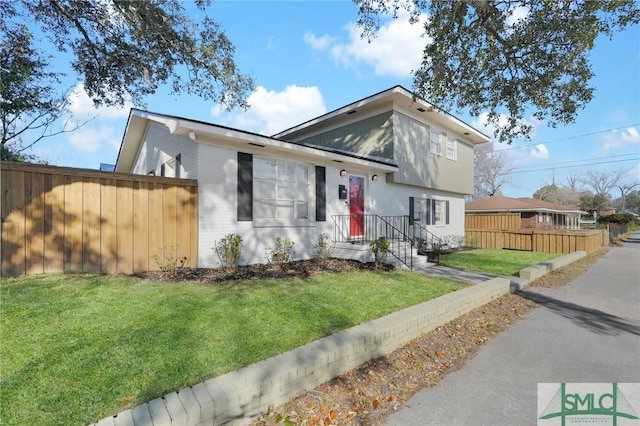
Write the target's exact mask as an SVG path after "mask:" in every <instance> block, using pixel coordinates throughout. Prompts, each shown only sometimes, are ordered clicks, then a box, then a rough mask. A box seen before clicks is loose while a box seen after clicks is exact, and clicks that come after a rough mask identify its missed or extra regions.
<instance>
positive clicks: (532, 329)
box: [387, 233, 640, 426]
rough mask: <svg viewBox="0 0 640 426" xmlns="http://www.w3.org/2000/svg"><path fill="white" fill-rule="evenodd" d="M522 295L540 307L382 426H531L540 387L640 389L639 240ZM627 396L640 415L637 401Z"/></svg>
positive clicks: (636, 397)
mask: <svg viewBox="0 0 640 426" xmlns="http://www.w3.org/2000/svg"><path fill="white" fill-rule="evenodd" d="M521 295H522V296H523V297H527V298H530V299H533V300H535V301H537V302H538V303H539V304H540V305H541V307H540V308H538V309H536V310H534V311H533V312H532V313H530V314H529V315H527V316H526V317H525V318H523V319H522V320H521V321H519V322H518V323H516V324H514V325H513V326H511V327H510V328H509V329H508V330H507V331H505V332H503V333H501V334H500V335H498V336H497V337H496V338H494V339H493V340H491V341H489V342H488V343H487V344H486V346H485V347H484V348H482V350H481V351H480V353H479V354H478V355H477V356H476V357H475V358H474V359H472V360H471V361H470V362H469V363H468V364H467V365H466V366H465V367H464V368H463V369H461V370H459V371H457V372H455V373H452V374H451V375H449V376H448V377H447V378H445V380H443V381H442V383H441V384H440V385H439V386H438V387H435V388H428V389H424V390H422V391H421V392H419V393H418V394H416V395H415V396H414V397H413V398H412V399H411V400H409V402H408V403H407V406H406V407H405V408H404V409H402V410H400V411H399V412H397V413H396V414H394V415H392V416H391V417H389V419H388V422H387V424H388V425H407V426H408V425H412V426H413V425H465V426H467V425H535V424H537V418H538V416H539V414H538V413H539V412H540V411H539V409H538V402H537V384H538V383H561V382H565V383H612V382H617V383H640V233H636V234H633V235H632V236H631V238H630V239H629V240H628V241H627V242H625V243H624V245H623V247H615V248H612V249H611V250H610V251H609V253H607V254H606V255H605V256H603V257H602V258H600V260H598V262H597V263H596V264H595V265H594V266H593V267H592V268H591V269H590V270H589V271H588V272H587V273H585V274H584V275H582V276H581V277H579V278H577V279H576V280H575V281H573V282H572V283H571V284H569V285H567V286H565V287H563V288H558V289H546V288H535V287H531V288H529V287H527V288H525V289H524V290H523V291H522V292H521ZM558 387H559V385H558ZM635 389H636V390H637V389H638V388H637V387H635ZM637 393H640V392H637ZM625 396H626V398H627V399H628V400H629V402H630V403H631V406H632V407H634V408H635V412H636V414H638V415H640V395H639V394H635V395H625ZM545 403H546V401H545ZM556 421H558V423H557V424H560V423H559V419H556ZM546 422H547V420H545V421H542V423H540V424H547V423H546ZM636 422H638V424H640V421H636ZM548 424H556V423H554V422H551V423H548ZM634 424H636V423H634Z"/></svg>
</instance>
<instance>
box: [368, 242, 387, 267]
mask: <svg viewBox="0 0 640 426" xmlns="http://www.w3.org/2000/svg"><path fill="white" fill-rule="evenodd" d="M390 246H391V243H390V242H389V240H387V238H386V237H380V238H378V239H377V240H374V241H371V242H370V243H369V251H370V252H371V254H372V255H373V261H374V262H375V264H376V269H380V267H381V266H382V264H383V263H384V261H385V260H386V259H387V256H388V255H389V247H390Z"/></svg>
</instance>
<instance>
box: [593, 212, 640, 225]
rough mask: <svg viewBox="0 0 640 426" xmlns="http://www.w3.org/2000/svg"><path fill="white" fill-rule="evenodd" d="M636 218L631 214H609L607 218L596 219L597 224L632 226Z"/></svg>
mask: <svg viewBox="0 0 640 426" xmlns="http://www.w3.org/2000/svg"><path fill="white" fill-rule="evenodd" d="M636 220H637V219H636V217H635V216H634V215H632V214H631V213H616V214H610V215H608V216H600V217H599V218H598V223H626V224H632V223H636Z"/></svg>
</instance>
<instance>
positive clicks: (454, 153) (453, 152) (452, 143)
mask: <svg viewBox="0 0 640 426" xmlns="http://www.w3.org/2000/svg"><path fill="white" fill-rule="evenodd" d="M447 158H448V159H449V160H453V161H457V160H458V140H457V139H447Z"/></svg>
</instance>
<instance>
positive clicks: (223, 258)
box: [213, 234, 242, 269]
mask: <svg viewBox="0 0 640 426" xmlns="http://www.w3.org/2000/svg"><path fill="white" fill-rule="evenodd" d="M213 250H214V251H215V252H216V255H217V256H218V259H220V265H222V267H223V268H232V269H236V268H238V265H239V264H240V258H241V255H242V237H241V236H240V235H238V234H227V235H225V236H224V237H223V238H222V239H221V240H220V241H219V242H216V245H215V246H214V247H213Z"/></svg>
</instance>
